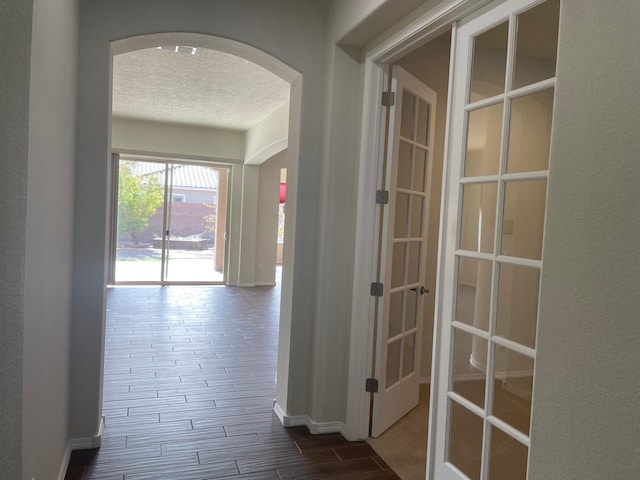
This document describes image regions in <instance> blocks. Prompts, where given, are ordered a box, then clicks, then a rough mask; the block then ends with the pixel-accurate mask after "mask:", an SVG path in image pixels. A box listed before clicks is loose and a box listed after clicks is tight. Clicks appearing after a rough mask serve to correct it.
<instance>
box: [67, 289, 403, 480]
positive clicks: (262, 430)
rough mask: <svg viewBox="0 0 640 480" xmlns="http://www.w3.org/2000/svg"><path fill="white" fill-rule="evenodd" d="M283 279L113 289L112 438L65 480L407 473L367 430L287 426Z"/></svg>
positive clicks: (108, 394)
mask: <svg viewBox="0 0 640 480" xmlns="http://www.w3.org/2000/svg"><path fill="white" fill-rule="evenodd" d="M278 289H279V286H276V287H259V288H254V289H251V288H244V289H243V288H225V287H218V286H216V287H178V286H172V287H165V288H158V287H149V288H126V287H125V288H113V289H109V291H108V295H107V322H106V335H105V374H104V393H103V398H104V405H103V414H104V416H105V429H104V435H103V439H102V447H101V448H100V449H99V450H87V451H82V452H75V453H74V454H73V455H72V459H71V462H70V466H69V469H68V472H67V477H66V478H67V480H77V479H101V480H107V479H108V480H116V479H117V480H142V479H161V478H164V479H176V480H188V479H193V480H196V479H197V480H203V479H214V478H228V479H236V480H239V479H254V480H268V479H274V480H287V479H289V480H292V479H302V478H304V479H353V480H357V479H365V478H366V479H381V480H384V479H397V478H398V477H397V476H396V475H395V474H394V473H393V472H392V471H391V470H390V469H389V467H388V466H387V465H386V464H385V463H384V462H383V461H382V460H381V459H380V458H379V457H378V456H377V455H376V453H375V452H374V451H373V449H372V448H371V447H369V446H368V445H367V444H366V443H365V442H353V443H349V442H347V441H346V440H345V439H344V438H343V437H342V436H341V435H339V434H325V435H311V434H309V432H308V431H307V429H306V427H295V428H289V429H285V428H283V427H282V426H281V424H280V422H279V421H278V419H277V417H276V416H275V414H274V413H273V411H272V406H273V399H274V397H275V371H276V356H277V341H278V312H279V299H280V294H279V291H278Z"/></svg>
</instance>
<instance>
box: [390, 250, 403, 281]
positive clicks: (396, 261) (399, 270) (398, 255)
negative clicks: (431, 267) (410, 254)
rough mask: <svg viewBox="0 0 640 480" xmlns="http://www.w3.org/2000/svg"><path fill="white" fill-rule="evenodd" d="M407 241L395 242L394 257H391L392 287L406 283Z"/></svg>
mask: <svg viewBox="0 0 640 480" xmlns="http://www.w3.org/2000/svg"><path fill="white" fill-rule="evenodd" d="M405 245H406V243H405V242H398V243H394V244H393V258H392V259H391V288H396V287H401V286H402V285H404V266H405V263H406V262H405Z"/></svg>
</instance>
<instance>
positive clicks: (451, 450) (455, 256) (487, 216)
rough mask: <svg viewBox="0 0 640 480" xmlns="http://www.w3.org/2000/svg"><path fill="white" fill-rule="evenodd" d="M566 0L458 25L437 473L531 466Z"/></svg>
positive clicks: (513, 1)
mask: <svg viewBox="0 0 640 480" xmlns="http://www.w3.org/2000/svg"><path fill="white" fill-rule="evenodd" d="M558 12H559V0H546V1H539V0H538V1H534V0H507V1H502V2H494V3H492V4H489V5H488V6H487V7H486V8H484V9H482V10H480V11H479V12H477V13H475V14H473V15H472V16H471V17H469V18H468V19H465V20H463V21H461V22H460V23H459V25H458V27H457V28H456V29H455V35H456V37H455V42H454V45H455V51H454V54H455V63H454V70H453V72H454V83H453V92H452V96H451V99H452V105H451V118H450V129H449V132H450V135H449V154H448V164H447V171H446V177H445V182H446V187H445V188H446V192H447V193H446V196H445V205H444V208H445V215H444V216H443V220H444V225H443V226H442V228H443V237H442V238H443V241H444V247H443V257H442V258H441V262H442V264H441V270H440V271H441V277H440V285H439V289H438V290H439V291H438V299H437V301H438V303H439V306H438V308H437V309H436V311H437V312H438V314H439V318H438V319H437V320H438V323H439V327H438V337H437V341H438V342H439V344H438V346H437V351H438V352H439V356H438V360H437V364H436V367H435V375H434V378H435V393H434V396H433V398H434V404H433V405H432V409H434V414H433V415H432V417H431V418H432V422H433V423H432V425H431V430H430V445H431V447H430V458H429V469H428V472H429V475H430V477H429V478H434V479H437V480H453V479H467V478H469V479H473V480H475V479H478V480H485V479H491V480H496V479H498V480H502V479H504V480H520V479H526V476H527V462H528V453H529V426H530V423H531V397H532V388H533V378H534V370H535V360H536V329H537V317H538V290H539V283H540V273H541V270H542V240H543V233H544V219H545V212H546V192H547V178H548V168H549V167H548V165H549V149H550V141H551V123H552V112H553V100H554V86H555V69H556V51H557V34H558Z"/></svg>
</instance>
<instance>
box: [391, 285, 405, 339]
mask: <svg viewBox="0 0 640 480" xmlns="http://www.w3.org/2000/svg"><path fill="white" fill-rule="evenodd" d="M400 332H402V292H394V293H392V294H391V295H390V296H389V338H393V337H395V336H396V335H398V334H399V333H400Z"/></svg>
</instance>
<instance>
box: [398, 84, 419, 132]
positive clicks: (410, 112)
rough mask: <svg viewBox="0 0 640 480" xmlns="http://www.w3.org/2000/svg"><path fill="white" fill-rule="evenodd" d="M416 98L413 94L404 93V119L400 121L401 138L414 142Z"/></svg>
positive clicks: (405, 91)
mask: <svg viewBox="0 0 640 480" xmlns="http://www.w3.org/2000/svg"><path fill="white" fill-rule="evenodd" d="M415 109H416V97H415V95H413V94H412V93H411V92H409V91H407V90H403V92H402V118H401V119H400V136H402V137H404V138H408V139H410V140H414V138H415V137H414V132H413V124H414V119H415Z"/></svg>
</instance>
